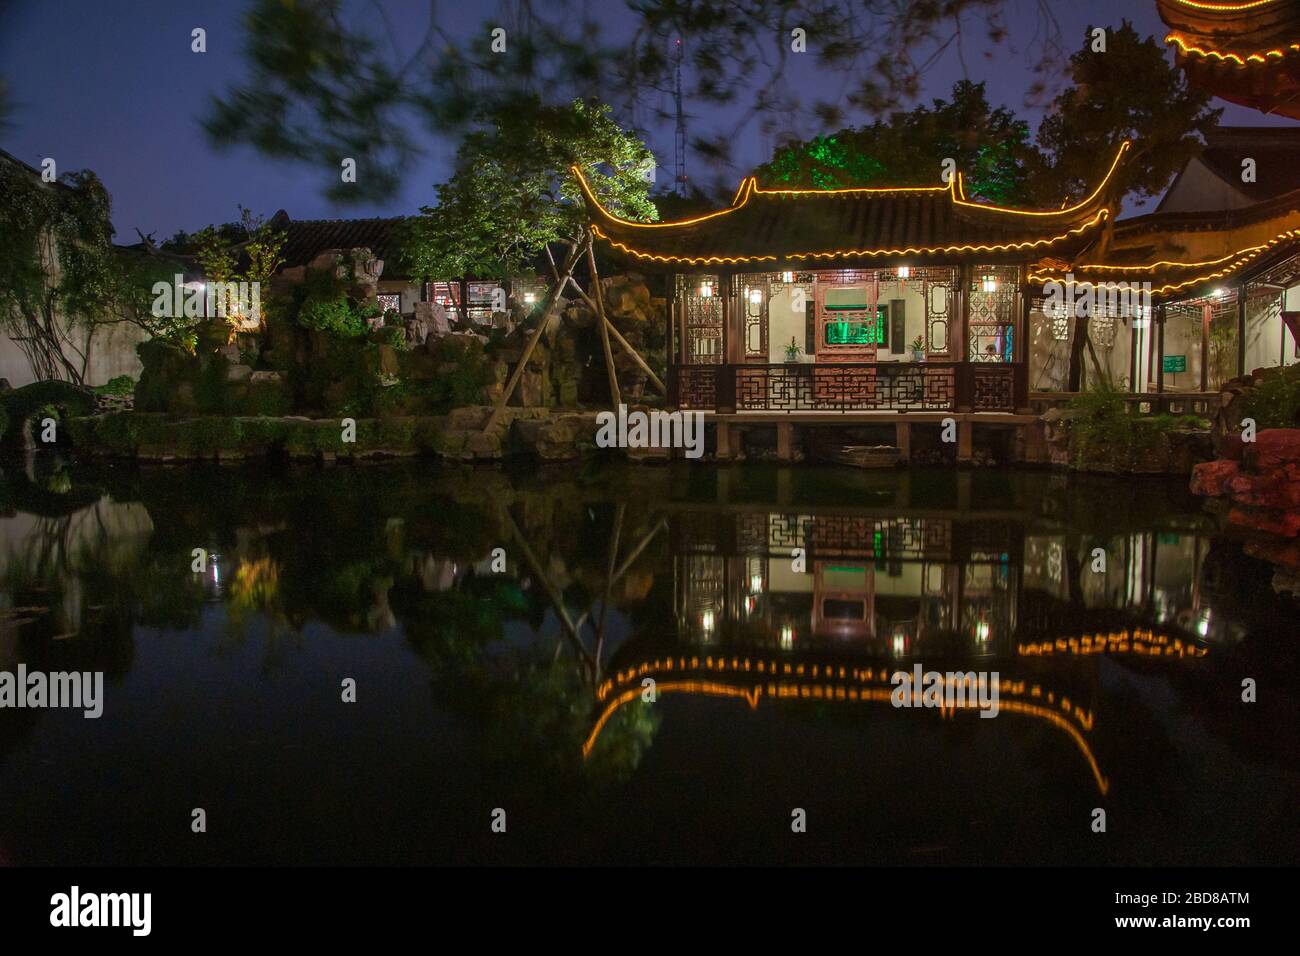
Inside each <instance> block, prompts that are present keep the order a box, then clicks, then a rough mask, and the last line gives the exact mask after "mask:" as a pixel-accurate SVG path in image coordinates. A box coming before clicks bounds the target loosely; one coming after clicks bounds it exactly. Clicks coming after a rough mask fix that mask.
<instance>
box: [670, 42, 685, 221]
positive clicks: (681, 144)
mask: <svg viewBox="0 0 1300 956" xmlns="http://www.w3.org/2000/svg"><path fill="white" fill-rule="evenodd" d="M676 60H677V81H676V88H675V90H674V92H673V99H674V101H675V102H676V105H677V133H676V137H675V138H676V143H675V146H676V150H677V156H676V159H677V195H679V196H685V195H686V114H685V113H683V112H682V38H681V37H678V38H677V50H676Z"/></svg>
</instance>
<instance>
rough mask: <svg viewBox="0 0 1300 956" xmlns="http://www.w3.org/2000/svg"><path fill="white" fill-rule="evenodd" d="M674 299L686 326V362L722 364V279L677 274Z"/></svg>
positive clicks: (723, 359) (691, 363)
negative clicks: (720, 280)
mask: <svg viewBox="0 0 1300 956" xmlns="http://www.w3.org/2000/svg"><path fill="white" fill-rule="evenodd" d="M677 299H678V301H679V302H681V304H682V305H681V307H682V314H683V318H684V321H685V326H686V329H685V333H686V364H688V365H721V364H723V362H724V361H725V356H726V353H725V351H724V349H723V338H722V334H723V333H722V283H721V282H719V281H718V277H717V276H715V275H695V276H678V277H677Z"/></svg>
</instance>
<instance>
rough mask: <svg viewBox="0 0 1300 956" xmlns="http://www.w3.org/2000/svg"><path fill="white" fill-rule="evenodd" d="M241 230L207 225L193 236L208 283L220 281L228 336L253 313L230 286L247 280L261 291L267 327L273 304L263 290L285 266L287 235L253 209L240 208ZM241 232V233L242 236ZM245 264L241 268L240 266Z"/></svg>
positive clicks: (261, 313) (261, 319) (260, 313)
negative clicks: (268, 310) (267, 314)
mask: <svg viewBox="0 0 1300 956" xmlns="http://www.w3.org/2000/svg"><path fill="white" fill-rule="evenodd" d="M239 212H240V222H239V226H240V229H239V230H238V231H237V232H236V233H235V236H237V237H238V238H234V237H232V236H231V235H230V230H228V229H225V228H222V229H218V228H217V227H215V226H208V227H206V228H205V229H202V230H200V231H199V233H198V234H197V235H196V236H194V237H193V240H194V245H195V250H196V251H195V255H196V258H197V259H198V261H199V264H200V265H201V266H202V267H203V275H204V277H205V278H206V279H207V281H208V282H209V283H217V284H219V287H220V288H221V289H222V292H221V295H222V296H224V301H223V302H222V303H220V305H221V313H220V314H222V315H223V316H224V317H225V319H226V322H227V325H228V326H229V330H228V332H229V336H230V338H231V339H233V338H234V336H235V333H236V332H238V331H239V330H240V328H241V327H242V325H243V323H244V321H245V320H246V319H248V318H250V316H248V315H246V314H245V306H246V303H243V302H240V301H239V297H238V296H237V295H235V294H234V289H233V288H231V285H232V284H233V283H247V285H248V286H249V287H250V288H252V289H256V290H258V315H257V320H258V324H259V326H260V327H261V328H263V329H265V328H266V310H267V308H268V307H270V305H271V301H270V299H269V296H268V297H267V298H266V299H263V298H262V296H261V290H262V289H263V288H265V289H266V290H267V291H268V292H269V291H270V283H271V277H272V276H274V275H275V272H276V270H277V269H279V268H280V266H282V265H284V257H283V256H282V255H281V252H282V251H283V250H284V244H285V242H286V241H287V239H288V236H287V235H285V233H284V232H283V231H281V230H279V229H276V228H274V227H272V226H271V224H270V223H268V222H266V220H265V219H264V218H263V217H261V216H256V215H254V214H253V212H252V211H251V210H248V209H245V208H244V207H243V206H240V207H239ZM241 234H242V235H241ZM241 265H242V266H243V268H242V269H241V268H240V266H241Z"/></svg>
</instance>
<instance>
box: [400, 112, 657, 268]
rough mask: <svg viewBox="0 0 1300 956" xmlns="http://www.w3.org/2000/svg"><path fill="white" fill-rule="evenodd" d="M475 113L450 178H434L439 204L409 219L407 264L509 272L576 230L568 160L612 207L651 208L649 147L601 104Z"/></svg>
mask: <svg viewBox="0 0 1300 956" xmlns="http://www.w3.org/2000/svg"><path fill="white" fill-rule="evenodd" d="M481 121H482V124H483V127H484V128H483V129H481V130H478V131H476V132H473V133H470V134H469V135H468V136H466V137H465V140H464V142H463V143H462V144H461V146H460V149H459V150H458V151H457V154H456V170H455V173H454V174H453V175H452V178H451V179H450V180H449V181H448V182H446V183H443V184H442V185H441V186H439V187H438V205H436V206H425V207H423V208H421V210H420V215H419V216H417V217H415V218H414V219H412V220H411V221H410V222H409V224H408V226H407V230H406V234H405V237H404V244H403V253H402V257H403V259H404V261H405V263H406V265H407V266H408V268H409V270H410V271H411V272H412V274H414V275H420V276H424V277H426V278H430V279H434V278H447V277H448V276H491V275H511V274H515V273H517V272H519V271H521V270H522V269H523V268H524V266H525V265H526V264H528V263H530V262H531V261H532V259H533V258H534V257H535V256H536V255H538V254H539V253H540V252H541V250H542V248H543V247H544V246H545V245H546V244H547V243H554V242H569V241H572V240H573V239H575V237H577V236H578V235H579V234H580V233H581V231H582V227H583V221H584V209H583V206H582V201H581V195H580V193H579V190H578V184H577V181H576V180H575V178H574V176H573V174H572V172H570V169H569V167H570V166H575V165H576V166H578V167H579V168H581V169H582V171H583V173H584V175H586V177H587V180H588V182H589V183H590V184H591V186H592V188H593V190H595V192H596V194H597V196H598V197H599V198H600V200H601V202H602V203H604V204H605V205H606V206H607V208H609V209H611V210H612V211H614V212H615V213H617V214H619V215H622V216H625V217H627V218H631V219H638V220H642V221H653V220H655V219H657V218H658V214H657V213H656V211H655V207H654V204H653V203H652V202H651V201H650V198H649V184H648V183H647V182H646V181H645V179H644V177H643V175H642V173H643V170H644V169H645V167H646V164H647V163H649V162H651V161H652V156H651V153H650V151H649V150H648V149H647V148H646V146H645V144H644V143H642V142H641V140H640V139H638V138H637V137H636V136H635V135H633V134H632V133H629V132H627V131H626V130H624V129H623V128H622V127H620V126H619V125H618V124H617V123H616V122H615V121H614V119H613V117H612V115H611V113H610V110H609V107H607V106H603V105H600V104H598V103H594V102H586V101H583V100H574V101H573V102H572V103H571V104H569V105H568V106H560V107H552V106H544V105H543V104H542V103H540V102H539V101H537V100H535V99H533V100H525V101H521V102H518V103H515V104H512V106H511V108H510V109H505V110H502V111H500V112H498V113H494V114H484V115H482V116H481Z"/></svg>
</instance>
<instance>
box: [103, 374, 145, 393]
mask: <svg viewBox="0 0 1300 956" xmlns="http://www.w3.org/2000/svg"><path fill="white" fill-rule="evenodd" d="M93 391H94V392H95V393H96V394H98V395H115V396H118V397H125V396H127V395H130V394H132V393H133V392H134V391H135V379H133V378H132V377H131V376H130V375H117V376H114V377H113V378H110V379H109V380H108V381H107V382H105V383H104V384H103V385H96V386H95V387H94V389H93Z"/></svg>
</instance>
